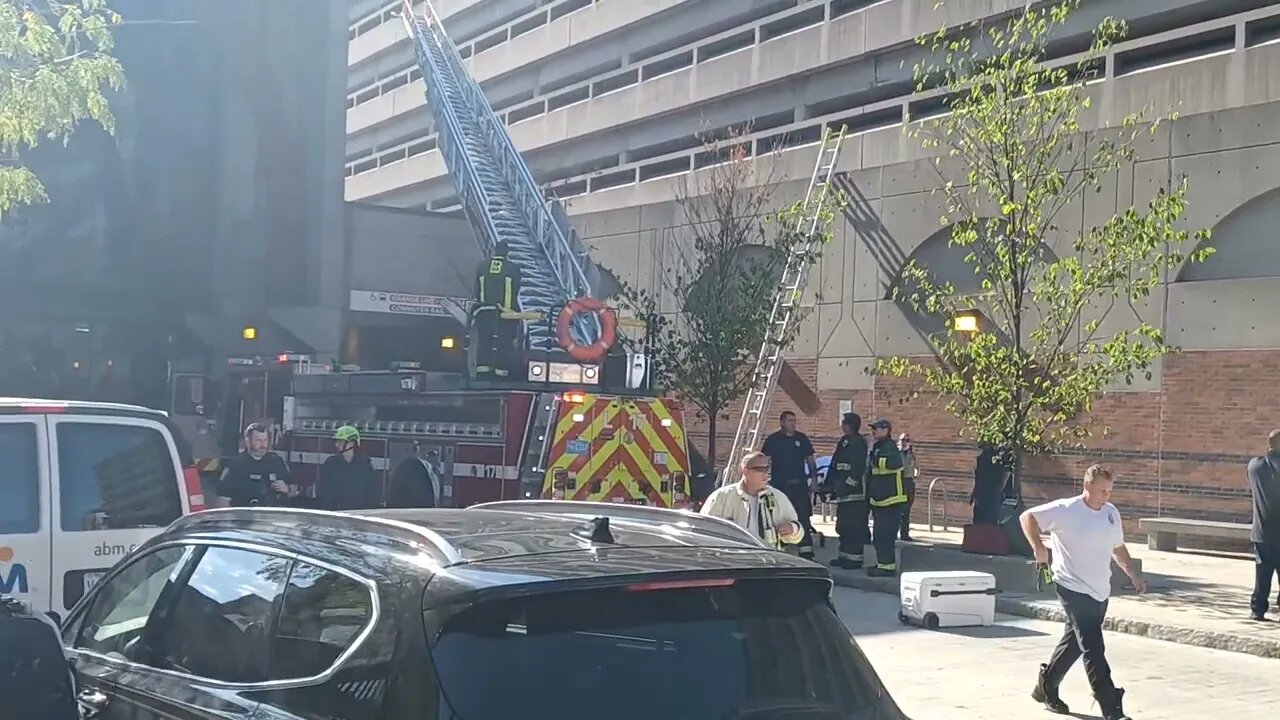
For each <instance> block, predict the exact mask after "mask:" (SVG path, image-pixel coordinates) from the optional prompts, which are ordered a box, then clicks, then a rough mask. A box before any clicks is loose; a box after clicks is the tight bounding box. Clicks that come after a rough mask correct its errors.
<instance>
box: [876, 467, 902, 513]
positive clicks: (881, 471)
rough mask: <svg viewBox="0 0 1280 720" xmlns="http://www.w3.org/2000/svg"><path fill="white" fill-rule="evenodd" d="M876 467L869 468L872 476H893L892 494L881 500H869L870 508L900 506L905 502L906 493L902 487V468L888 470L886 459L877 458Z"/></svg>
mask: <svg viewBox="0 0 1280 720" xmlns="http://www.w3.org/2000/svg"><path fill="white" fill-rule="evenodd" d="M878 460H879V462H877V463H876V465H877V467H873V468H871V474H872V475H893V476H894V478H893V479H894V491H895V492H894V494H893V495H890V496H889V497H887V498H885V499H883V500H874V499H873V500H869V501H868V502H869V503H870V504H871V506H872V507H889V506H891V505H901V504H902V503H904V502H906V501H907V491H906V489H905V488H903V486H902V472H903V469H902V468H894V469H893V470H890V469H889V468H888V467H887V466H888V464H889V460H888V458H878Z"/></svg>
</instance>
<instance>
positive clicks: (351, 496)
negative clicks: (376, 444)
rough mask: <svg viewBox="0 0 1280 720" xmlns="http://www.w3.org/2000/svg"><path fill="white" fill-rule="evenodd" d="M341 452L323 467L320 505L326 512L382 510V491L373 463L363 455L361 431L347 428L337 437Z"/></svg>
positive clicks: (319, 481) (318, 483) (319, 478)
mask: <svg viewBox="0 0 1280 720" xmlns="http://www.w3.org/2000/svg"><path fill="white" fill-rule="evenodd" d="M333 442H334V445H335V449H336V450H337V452H336V453H334V454H333V455H332V456H331V457H329V459H328V460H325V461H324V464H323V465H321V466H320V472H319V475H318V476H317V477H316V505H318V506H319V507H320V508H321V509H324V510H368V509H371V508H376V507H381V505H382V487H381V485H380V483H379V479H378V476H377V473H376V472H375V471H374V469H373V461H371V460H370V459H369V456H368V455H365V454H364V453H363V452H361V451H360V431H359V430H358V429H356V428H355V426H352V425H343V426H342V427H340V428H338V429H337V430H336V431H335V432H334V433H333Z"/></svg>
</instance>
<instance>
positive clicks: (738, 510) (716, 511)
mask: <svg viewBox="0 0 1280 720" xmlns="http://www.w3.org/2000/svg"><path fill="white" fill-rule="evenodd" d="M702 514H703V515H710V516H711V517H718V518H720V519H721V520H728V521H729V522H731V523H733V524H734V525H737V526H738V527H740V528H742V529H744V530H746V531H747V532H749V533H751V534H752V535H757V536H758V535H759V534H760V533H759V532H758V531H757V529H756V528H753V527H750V525H751V522H750V520H751V498H750V496H748V495H747V493H746V492H745V491H743V489H742V482H741V481H739V482H736V483H734V484H732V485H725V486H724V487H722V488H717V489H716V491H715V492H713V493H711V496H710V497H708V498H707V501H706V502H705V503H703V504H702ZM760 515H761V520H762V521H763V524H764V537H763V538H761V539H762V540H763V542H764V544H765V545H768V546H769V547H772V548H774V549H781V548H782V545H783V544H784V543H785V544H787V545H795V544H796V543H798V542H800V541H801V540H803V539H804V527H803V526H802V525H801V524H800V516H799V515H797V514H796V509H795V506H794V505H792V504H791V501H790V500H788V499H787V496H786V495H785V494H783V492H782V491H781V490H778V489H777V488H774V487H766V488H765V489H764V490H762V491H761V492H760ZM783 523H791V527H792V528H794V530H793V531H792V532H790V533H788V534H786V535H782V536H781V537H779V534H778V532H777V531H776V530H775V528H777V526H778V525H780V524H783Z"/></svg>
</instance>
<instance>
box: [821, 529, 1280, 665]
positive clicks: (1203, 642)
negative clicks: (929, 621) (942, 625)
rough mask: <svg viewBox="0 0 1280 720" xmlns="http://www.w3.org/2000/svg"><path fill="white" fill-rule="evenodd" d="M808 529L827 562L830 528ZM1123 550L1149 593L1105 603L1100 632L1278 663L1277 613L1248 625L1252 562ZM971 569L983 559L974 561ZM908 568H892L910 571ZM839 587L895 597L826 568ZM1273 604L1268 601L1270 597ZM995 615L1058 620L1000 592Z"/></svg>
mask: <svg viewBox="0 0 1280 720" xmlns="http://www.w3.org/2000/svg"><path fill="white" fill-rule="evenodd" d="M814 521H815V522H814V527H815V528H816V529H817V530H818V531H819V532H821V533H823V535H825V536H826V537H827V543H826V547H825V548H819V549H818V556H819V559H820V561H821V562H823V564H826V562H827V561H828V560H830V559H831V558H832V557H834V555H835V543H834V542H833V540H834V539H835V528H834V526H833V525H832V524H831V523H824V522H821V518H820V516H814ZM912 535H913V537H914V539H915V542H916V543H917V544H925V545H930V544H931V545H934V546H936V547H954V548H955V549H956V550H957V551H958V550H959V546H960V539H961V535H960V529H959V528H953V529H951V530H950V531H939V532H932V533H931V532H929V531H928V529H927V528H926V527H924V526H921V525H916V526H914V527H913V528H912ZM1129 552H1130V554H1131V555H1133V556H1134V557H1135V558H1141V559H1142V562H1143V572H1144V574H1145V576H1146V580H1147V585H1148V590H1147V593H1146V594H1145V595H1135V594H1133V593H1127V594H1123V595H1117V596H1114V597H1112V599H1111V605H1110V608H1109V610H1108V617H1107V626H1106V627H1107V629H1109V630H1112V631H1115V632H1122V633H1128V634H1130V635H1139V636H1143V637H1149V638H1153V639H1157V640H1167V641H1170V642H1177V643H1182V644H1186V645H1198V646H1201V647H1208V648H1215V649H1218V650H1229V651H1233V652H1241V653H1248V654H1251V655H1257V656H1260V657H1266V658H1280V622H1277V621H1276V618H1280V608H1273V610H1272V614H1271V615H1270V616H1269V617H1270V618H1271V619H1270V621H1269V622H1263V623H1258V622H1254V621H1251V620H1249V594H1250V593H1251V592H1252V589H1253V560H1252V558H1250V557H1249V556H1247V555H1233V554H1228V553H1208V552H1195V551H1185V550H1184V551H1182V552H1159V551H1155V550H1148V549H1147V548H1146V545H1144V544H1140V543H1129ZM973 558H974V565H973V569H974V570H982V569H983V568H982V564H983V562H984V559H983V557H982V556H980V555H974V556H973ZM911 569H912V568H909V567H905V568H899V570H903V571H907V572H910V571H911ZM832 576H833V577H834V579H835V581H836V583H837V584H839V585H844V586H847V587H854V588H859V589H863V590H875V591H878V592H885V593H890V594H895V595H896V594H897V593H898V583H897V580H896V579H894V578H888V579H885V578H869V577H867V576H866V574H865V573H864V572H862V571H848V570H838V569H833V570H832ZM1271 599H1272V601H1274V600H1275V598H1274V597H1273V598H1271ZM996 609H997V610H998V611H1000V612H1003V613H1008V614H1010V615H1020V616H1023V617H1030V618H1038V619H1043V620H1055V621H1058V622H1061V621H1062V619H1063V618H1062V611H1061V609H1060V608H1059V607H1058V605H1057V603H1056V602H1054V601H1052V600H1049V599H1045V598H1044V597H1042V596H1034V595H1020V594H1015V593H1002V594H1001V595H999V596H998V597H997V598H996Z"/></svg>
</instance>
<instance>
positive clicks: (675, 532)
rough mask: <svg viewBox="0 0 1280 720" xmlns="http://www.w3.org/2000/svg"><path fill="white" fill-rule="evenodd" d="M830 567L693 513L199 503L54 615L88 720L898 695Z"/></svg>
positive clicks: (809, 710)
mask: <svg viewBox="0 0 1280 720" xmlns="http://www.w3.org/2000/svg"><path fill="white" fill-rule="evenodd" d="M830 592H831V580H830V577H829V575H828V573H827V571H826V570H825V569H824V568H822V567H820V566H818V565H815V564H814V563H811V562H806V561H803V560H799V559H797V558H794V557H791V556H789V555H786V554H783V553H779V552H773V551H771V550H769V549H767V548H765V547H764V546H763V545H761V544H760V543H759V542H758V541H757V540H756V539H755V538H754V537H752V536H751V535H750V534H748V533H745V532H743V531H742V530H740V529H739V528H738V527H736V526H734V525H731V524H729V523H726V522H723V521H720V520H717V519H714V518H707V517H703V516H700V515H695V514H691V513H687V512H679V511H671V510H659V509H654V508H646V507H637V506H629V505H612V504H597V503H585V502H563V501H561V502H557V501H514V502H504V503H489V504H487V505H480V506H476V507H473V508H469V509H466V510H444V509H439V510H378V511H367V512H361V513H353V514H337V513H327V512H319V511H307V510H290V509H280V508H251V509H249V508H246V509H229V510H211V511H207V512H203V513H197V514H195V515H190V516H187V517H185V518H182V519H181V520H178V521H177V522H175V523H174V524H173V525H172V526H170V527H169V528H168V529H167V530H166V531H164V532H163V533H162V534H161V535H159V536H157V537H155V538H154V539H152V540H151V541H149V542H147V543H146V544H144V545H143V546H142V547H140V548H138V550H137V551H135V552H134V553H132V554H131V555H130V556H129V557H128V558H126V559H125V560H124V561H122V562H120V563H119V564H118V565H117V566H116V567H115V568H113V569H112V570H111V572H110V574H109V575H107V576H106V577H105V578H104V579H103V580H102V581H101V583H99V584H98V586H97V587H96V588H95V589H94V590H93V592H92V593H90V594H89V595H88V596H86V597H85V598H84V600H82V601H81V602H80V603H79V604H78V605H77V606H76V608H75V609H74V610H73V611H72V612H71V614H70V615H69V616H68V617H67V621H66V623H65V625H64V629H63V639H64V642H65V644H66V645H67V647H68V653H69V655H70V657H71V659H72V662H73V664H74V666H75V668H76V673H77V681H78V695H79V700H80V703H81V706H82V707H83V708H84V709H85V710H86V711H87V712H88V713H89V714H90V715H92V716H93V717H96V718H99V719H100V720H117V719H121V720H123V719H125V718H127V719H128V720H152V719H153V718H183V719H192V720H194V719H196V718H232V719H243V720H285V719H292V718H316V719H320V718H323V719H324V720H366V719H367V720H375V719H377V720H399V719H400V718H406V719H407V718H413V720H428V719H431V718H457V719H458V720H510V719H512V718H549V719H554V720H580V719H582V718H608V719H609V720H624V719H629V718H637V719H639V718H644V719H646V720H648V719H649V718H661V719H662V720H681V719H684V718H688V719H689V720H722V719H731V718H780V719H781V718H785V719H787V720H795V719H799V718H814V719H821V720H828V719H835V718H858V719H859V720H872V719H873V718H874V719H877V720H901V718H902V717H903V716H902V714H901V713H900V712H899V710H898V708H897V706H896V705H895V704H894V702H893V700H892V699H891V698H890V697H889V695H888V693H887V692H886V691H885V689H884V687H883V686H882V685H881V684H880V681H879V679H878V678H877V677H876V674H875V672H874V671H873V670H872V668H871V666H870V665H869V664H868V662H867V660H866V658H865V657H864V656H863V655H862V653H861V652H860V651H859V649H858V647H857V646H856V645H855V644H854V643H853V641H852V639H851V638H850V637H849V633H848V631H847V630H846V629H845V628H844V626H843V625H842V624H841V623H840V621H839V619H838V618H837V617H836V614H835V612H834V611H833V610H832V607H831V604H830V600H829V597H830Z"/></svg>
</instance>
